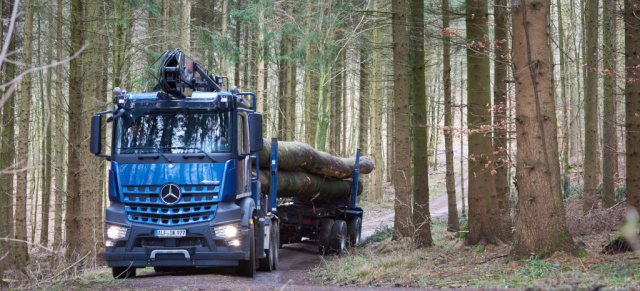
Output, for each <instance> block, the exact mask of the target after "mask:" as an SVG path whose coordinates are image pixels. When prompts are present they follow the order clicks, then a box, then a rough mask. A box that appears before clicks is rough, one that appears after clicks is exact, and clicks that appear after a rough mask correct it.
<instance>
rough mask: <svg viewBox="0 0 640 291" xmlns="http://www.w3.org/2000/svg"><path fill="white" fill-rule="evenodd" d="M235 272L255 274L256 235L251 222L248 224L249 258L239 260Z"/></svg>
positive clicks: (245, 274) (248, 274)
mask: <svg viewBox="0 0 640 291" xmlns="http://www.w3.org/2000/svg"><path fill="white" fill-rule="evenodd" d="M236 274H237V275H240V276H243V277H249V278H253V276H254V275H255V274H256V236H255V232H254V227H253V224H252V225H251V226H249V259H248V260H240V262H239V264H238V266H237V267H236Z"/></svg>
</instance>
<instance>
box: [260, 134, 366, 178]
mask: <svg viewBox="0 0 640 291" xmlns="http://www.w3.org/2000/svg"><path fill="white" fill-rule="evenodd" d="M263 144H264V147H263V149H262V150H261V151H260V154H259V156H260V167H261V168H269V164H270V162H269V157H270V153H271V142H270V141H269V140H267V139H263ZM355 163H356V158H355V157H351V158H340V157H335V156H332V155H330V154H328V153H325V152H322V151H319V150H316V149H314V148H312V147H311V146H310V145H308V144H306V143H301V142H295V141H285V142H282V141H279V142H278V169H281V170H286V171H298V170H304V171H306V172H309V173H313V174H316V175H319V176H324V177H328V178H334V179H347V178H352V177H353V171H354V166H355ZM359 168H360V174H369V173H371V172H372V171H373V168H374V164H373V161H371V159H370V158H368V157H360V163H359ZM261 180H262V179H261ZM279 188H280V187H278V190H279Z"/></svg>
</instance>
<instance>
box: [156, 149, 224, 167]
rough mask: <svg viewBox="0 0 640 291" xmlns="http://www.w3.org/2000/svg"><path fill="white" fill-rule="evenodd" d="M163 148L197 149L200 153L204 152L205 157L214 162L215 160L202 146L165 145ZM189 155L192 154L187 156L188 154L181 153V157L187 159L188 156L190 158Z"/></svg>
mask: <svg viewBox="0 0 640 291" xmlns="http://www.w3.org/2000/svg"><path fill="white" fill-rule="evenodd" d="M164 149H177V150H199V151H200V153H202V154H204V155H205V156H207V158H209V159H210V160H211V161H212V162H214V163H215V161H216V159H214V158H213V156H212V155H211V154H210V153H208V152H206V151H204V150H203V149H202V148H199V147H165V148H164ZM190 157H192V156H189V155H188V154H184V155H182V158H184V159H188V158H190Z"/></svg>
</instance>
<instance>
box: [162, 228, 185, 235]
mask: <svg viewBox="0 0 640 291" xmlns="http://www.w3.org/2000/svg"><path fill="white" fill-rule="evenodd" d="M156 236H157V237H185V236H187V230H186V229H156Z"/></svg>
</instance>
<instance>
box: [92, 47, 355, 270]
mask: <svg viewBox="0 0 640 291" xmlns="http://www.w3.org/2000/svg"><path fill="white" fill-rule="evenodd" d="M149 72H150V73H151V75H152V76H153V77H154V78H155V79H156V80H157V82H158V84H157V85H156V86H155V88H154V92H149V93H147V92H142V93H130V92H127V91H125V90H121V89H120V88H115V89H114V105H113V109H112V110H109V111H104V112H98V113H97V114H96V115H94V116H93V117H92V119H91V139H90V151H91V152H92V153H93V154H95V155H96V156H99V157H103V158H106V160H107V161H109V162H110V169H109V172H108V194H109V200H110V206H109V207H108V208H107V209H106V214H105V228H104V241H105V247H106V249H105V253H104V258H105V260H106V261H107V263H108V266H109V267H111V268H112V273H113V276H114V277H115V278H128V277H134V276H135V274H136V268H145V267H154V269H155V271H156V272H167V271H172V270H176V269H178V268H181V267H235V270H236V273H237V274H238V275H241V276H247V277H253V276H254V274H255V272H256V269H259V270H261V271H271V270H274V269H276V268H277V265H278V247H279V246H281V245H282V243H288V242H295V241H298V240H299V239H300V238H301V237H308V238H311V239H317V240H318V242H319V245H320V250H321V251H325V252H326V251H327V250H328V249H329V248H331V249H335V250H336V251H337V252H343V251H344V246H345V244H346V243H348V241H352V242H354V243H355V242H357V240H359V236H360V235H359V233H360V228H361V222H362V209H360V208H358V207H356V206H355V197H356V194H355V193H357V191H354V194H353V195H352V196H353V197H352V198H350V199H345V201H322V202H320V203H316V202H311V201H302V200H296V199H295V198H294V199H292V201H290V202H288V203H286V204H284V205H282V206H280V207H278V206H277V201H276V199H277V193H276V192H277V191H276V189H277V187H276V186H277V171H278V169H277V140H276V139H273V140H272V145H271V155H270V162H271V165H270V172H271V187H270V189H269V191H268V193H262V192H261V185H260V181H259V176H258V175H259V173H260V171H259V165H258V160H259V159H258V152H260V150H262V148H263V139H262V114H261V113H259V112H256V97H255V94H253V93H241V92H240V91H239V90H238V89H237V88H236V87H232V88H230V90H229V91H224V90H223V89H222V88H223V87H224V85H225V81H226V87H227V88H228V79H227V78H226V77H223V76H213V75H211V74H209V72H208V71H206V70H205V69H203V68H202V67H200V65H198V64H197V63H196V62H194V61H193V60H192V59H190V58H189V57H187V56H186V55H185V54H184V53H182V52H181V51H180V50H177V49H176V50H170V51H165V52H164V53H163V54H162V56H161V57H160V58H158V59H157V60H156V61H155V62H154V63H153V64H152V65H151V66H150V67H149ZM244 97H251V101H252V104H251V105H250V104H249V103H248V102H247V100H246V99H245V98H244ZM103 115H107V116H108V118H107V119H106V121H107V122H108V123H112V126H111V134H110V145H111V146H110V153H109V154H102V144H101V135H102V133H101V131H102V127H103V123H102V116H103ZM356 165H357V163H356ZM354 183H355V185H356V187H357V170H356V173H355V177H354ZM356 190H357V189H356ZM294 207H296V208H297V209H294ZM280 211H281V212H282V213H281V214H278V215H276V213H278V212H280ZM356 218H357V219H356ZM281 219H282V221H283V223H281V222H280V221H281ZM354 223H355V224H354ZM345 224H349V225H351V224H354V225H356V226H354V227H353V229H354V230H355V229H357V232H354V231H349V230H348V229H347V228H346V227H345V226H346V225H345ZM281 229H282V230H281ZM356 235H357V237H356ZM347 237H349V238H348V239H347Z"/></svg>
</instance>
